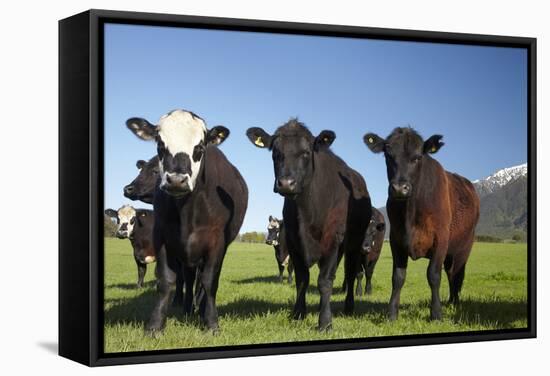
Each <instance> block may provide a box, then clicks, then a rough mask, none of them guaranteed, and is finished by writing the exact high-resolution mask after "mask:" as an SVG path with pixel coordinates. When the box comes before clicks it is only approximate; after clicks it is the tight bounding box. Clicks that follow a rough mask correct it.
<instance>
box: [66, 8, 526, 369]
mask: <svg viewBox="0 0 550 376" xmlns="http://www.w3.org/2000/svg"><path fill="white" fill-rule="evenodd" d="M107 22H114V23H124V24H139V25H158V26H160V25H163V26H180V27H186V28H205V29H217V30H239V31H255V32H267V33H284V34H300V35H321V36H336V37H347V38H374V39H380V40H400V41H416V42H432V43H446V44H465V45H480V46H504V47H519V48H525V49H526V50H527V54H528V119H527V121H528V138H527V139H528V150H529V152H528V225H527V233H528V239H527V241H528V256H527V257H528V260H527V264H528V279H527V285H528V294H527V296H528V327H527V328H526V329H509V330H494V331H480V332H466V333H452V334H425V335H406V336H392V337H375V338H368V339H361V340H357V339H349V340H326V341H315V342H299V343H298V342H294V343H284V344H268V345H243V346H234V347H229V346H228V347H220V348H206V349H184V350H161V351H147V352H134V353H117V354H105V353H103V345H102V344H103V325H102V318H103V285H102V283H103V241H102V239H103V233H102V232H103V222H102V221H103V216H102V211H103V119H102V114H103V104H102V102H103V93H102V83H103V67H102V64H103V63H102V62H103V48H102V46H103V29H102V26H103V25H104V24H105V23H107ZM69 217H70V218H71V220H70V221H68V220H65V219H66V218H69ZM59 218H60V220H59V354H60V355H61V356H64V357H66V358H69V359H72V360H74V361H77V362H79V363H82V364H85V365H88V366H103V365H115V364H129V363H145V362H165V361H175V360H192V359H209V358H228V357H243V356H258V355H268V354H290V353H304V352H319V351H335V350H352V349H369V348H383V347H395V346H413V345H431V344H444V343H456V342H475V341H493V340H503V339H519V338H534V337H536V318H537V317H536V39H535V38H524V37H510V36H495V35H476V34H459V33H444V32H432V31H416V30H400V29H381V28H369V27H356V26H336V25H320V24H308V23H294V22H273V21H261V20H245V19H230V18H214V17H198V16H182V15H171V14H153V13H136V12H120V11H108V10H89V11H86V12H83V13H80V14H78V15H75V16H72V17H69V18H66V19H64V20H61V21H59Z"/></svg>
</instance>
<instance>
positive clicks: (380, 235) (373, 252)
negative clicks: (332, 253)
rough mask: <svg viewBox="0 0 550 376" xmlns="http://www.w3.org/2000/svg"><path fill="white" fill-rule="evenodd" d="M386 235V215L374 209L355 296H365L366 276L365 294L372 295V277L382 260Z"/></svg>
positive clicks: (343, 286) (364, 242)
mask: <svg viewBox="0 0 550 376" xmlns="http://www.w3.org/2000/svg"><path fill="white" fill-rule="evenodd" d="M385 233H386V223H385V220H384V215H383V214H382V213H380V211H379V210H378V209H376V208H374V207H373V208H372V218H371V220H370V222H369V226H368V227H367V231H365V239H364V240H363V245H362V246H361V267H360V270H359V272H358V273H357V287H356V288H355V295H357V296H362V295H363V286H362V282H363V276H366V281H365V292H366V294H367V295H370V294H371V293H372V275H373V274H374V267H375V266H376V263H377V262H378V258H380V252H382V246H383V245H384V235H385ZM346 286H347V284H346V280H345V279H344V284H343V285H342V290H344V291H345V290H346Z"/></svg>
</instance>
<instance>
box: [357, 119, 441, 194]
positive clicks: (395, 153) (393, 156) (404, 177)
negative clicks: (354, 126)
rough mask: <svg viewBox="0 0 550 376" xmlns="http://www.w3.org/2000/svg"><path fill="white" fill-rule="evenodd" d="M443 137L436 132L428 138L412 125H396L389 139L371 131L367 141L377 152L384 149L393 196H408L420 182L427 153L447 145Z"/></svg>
mask: <svg viewBox="0 0 550 376" xmlns="http://www.w3.org/2000/svg"><path fill="white" fill-rule="evenodd" d="M442 138H443V136H441V135H434V136H432V137H430V138H429V139H427V140H426V141H424V140H422V137H420V135H419V134H418V133H416V131H414V130H413V129H412V128H396V129H394V130H393V132H392V133H391V134H390V135H389V136H388V138H387V139H385V140H384V139H383V138H381V137H379V136H378V135H376V134H374V133H367V134H366V135H365V136H364V137H363V141H364V142H365V144H367V146H368V148H369V149H370V150H371V151H372V152H373V153H380V152H384V156H385V157H386V168H387V172H388V182H389V196H390V197H391V198H395V199H406V198H408V197H410V195H411V192H412V191H413V190H414V187H415V186H416V183H417V182H418V179H419V176H420V172H421V169H422V165H423V161H424V157H426V156H427V155H428V154H433V153H436V152H437V151H438V150H439V149H440V148H441V147H442V146H443V145H444V143H443V142H442V141H441V139H442Z"/></svg>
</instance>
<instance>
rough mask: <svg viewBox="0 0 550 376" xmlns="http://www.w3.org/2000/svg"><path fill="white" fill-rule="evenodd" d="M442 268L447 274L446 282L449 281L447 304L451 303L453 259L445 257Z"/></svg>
mask: <svg viewBox="0 0 550 376" xmlns="http://www.w3.org/2000/svg"><path fill="white" fill-rule="evenodd" d="M443 267H444V268H445V273H446V274H447V280H448V281H449V304H452V303H453V283H454V281H453V257H452V256H451V255H447V257H445V261H444V262H443Z"/></svg>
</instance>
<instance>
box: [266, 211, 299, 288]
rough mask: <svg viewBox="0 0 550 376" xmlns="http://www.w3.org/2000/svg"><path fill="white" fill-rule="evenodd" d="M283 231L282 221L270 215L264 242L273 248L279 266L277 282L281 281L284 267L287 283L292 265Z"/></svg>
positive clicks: (290, 281) (289, 279) (290, 275)
mask: <svg viewBox="0 0 550 376" xmlns="http://www.w3.org/2000/svg"><path fill="white" fill-rule="evenodd" d="M284 231H285V228H284V223H283V221H282V220H280V219H277V218H275V217H273V216H271V215H270V216H269V222H268V225H267V237H266V238H265V242H266V244H269V245H272V246H273V248H274V249H275V260H276V261H277V267H278V268H279V282H283V273H284V271H285V267H286V268H287V271H288V279H287V280H288V283H292V271H293V270H294V267H293V265H292V260H291V259H290V256H289V254H288V247H287V246H286V241H285V233H284Z"/></svg>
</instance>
